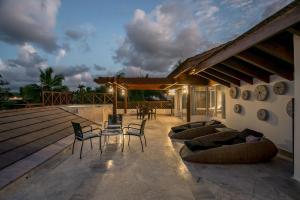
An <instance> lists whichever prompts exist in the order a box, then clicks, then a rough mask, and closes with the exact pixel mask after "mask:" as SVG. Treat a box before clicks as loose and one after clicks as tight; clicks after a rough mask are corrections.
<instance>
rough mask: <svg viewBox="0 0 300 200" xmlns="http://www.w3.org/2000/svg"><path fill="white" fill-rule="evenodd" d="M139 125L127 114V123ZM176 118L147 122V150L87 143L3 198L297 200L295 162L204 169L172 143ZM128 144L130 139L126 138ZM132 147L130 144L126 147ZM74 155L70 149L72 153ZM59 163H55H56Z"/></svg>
mask: <svg viewBox="0 0 300 200" xmlns="http://www.w3.org/2000/svg"><path fill="white" fill-rule="evenodd" d="M128 122H136V119H135V117H133V116H126V117H125V123H124V124H127V123H128ZM179 123H182V121H181V120H180V119H178V118H176V117H170V116H158V118H157V120H150V121H148V122H147V124H146V131H145V132H146V136H147V142H148V147H146V148H145V152H144V153H142V152H141V146H140V143H139V140H138V138H133V139H131V143H130V148H129V147H128V146H127V145H125V150H124V153H122V152H121V146H120V145H117V144H116V143H115V142H116V139H115V138H111V139H110V144H109V145H107V146H106V148H105V150H104V152H103V154H102V156H100V153H99V150H98V148H97V147H98V140H97V139H95V140H94V149H93V150H90V145H89V143H88V142H87V143H86V145H85V146H84V150H83V158H82V160H80V159H79V149H80V145H79V143H77V144H76V146H75V154H74V155H70V156H67V157H66V158H65V159H58V161H57V162H55V163H54V164H51V165H48V166H45V167H43V168H42V169H40V170H39V171H37V172H36V173H34V174H33V175H32V176H31V177H29V178H28V179H27V180H24V181H20V182H17V183H15V184H13V185H11V186H9V187H7V188H6V189H4V190H3V191H1V192H0V199H55V200H57V199H105V200H110V199H249V200H250V199H285V200H289V199H297V198H298V194H299V193H300V185H299V183H298V182H296V181H294V180H293V179H291V178H289V177H291V174H292V172H291V170H290V169H291V168H292V163H290V162H288V161H285V160H282V159H280V158H275V159H274V160H273V161H272V162H269V163H263V164H256V165H202V164H190V163H184V162H182V160H181V158H180V156H179V154H178V149H179V148H180V146H181V145H182V144H181V143H178V142H171V140H170V139H169V138H168V136H167V135H168V132H169V130H170V127H171V126H174V125H176V124H179ZM126 142H127V140H126ZM125 144H127V143H125ZM68 153H69V154H70V151H68ZM52 162H54V161H52Z"/></svg>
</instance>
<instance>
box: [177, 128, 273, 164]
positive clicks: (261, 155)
mask: <svg viewBox="0 0 300 200" xmlns="http://www.w3.org/2000/svg"><path fill="white" fill-rule="evenodd" d="M238 134H240V132H237V131H232V132H219V133H214V134H211V135H206V136H202V137H198V138H195V139H194V140H196V141H200V142H206V143H207V142H212V141H217V140H224V139H226V138H228V139H229V138H232V137H233V136H237V135H238ZM277 152H278V149H277V148H276V146H275V145H274V143H273V142H272V141H270V140H268V139H267V138H265V137H262V138H261V139H260V140H259V141H258V142H255V143H239V144H233V145H223V146H220V147H216V148H211V149H206V150H198V151H191V150H190V149H188V148H187V146H185V145H184V146H183V147H182V148H181V150H180V152H179V153H180V156H181V158H182V159H183V160H185V161H188V162H198V163H211V164H234V163H258V162H265V161H268V160H270V159H272V158H273V157H274V156H276V154H277Z"/></svg>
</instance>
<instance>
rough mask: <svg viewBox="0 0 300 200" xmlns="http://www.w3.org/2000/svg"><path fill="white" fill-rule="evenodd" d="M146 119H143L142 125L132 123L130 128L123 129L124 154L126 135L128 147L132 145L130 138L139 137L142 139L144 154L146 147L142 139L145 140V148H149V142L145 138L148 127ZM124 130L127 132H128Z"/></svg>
mask: <svg viewBox="0 0 300 200" xmlns="http://www.w3.org/2000/svg"><path fill="white" fill-rule="evenodd" d="M146 121H147V120H146V119H143V121H142V123H141V124H135V123H130V124H129V125H128V126H126V127H124V128H123V145H122V152H123V150H124V139H125V135H128V136H129V138H128V146H129V143H130V136H137V137H139V138H140V141H141V146H142V152H144V146H143V141H142V137H144V140H145V146H147V140H146V136H145V125H146ZM124 130H127V131H126V132H125V131H124Z"/></svg>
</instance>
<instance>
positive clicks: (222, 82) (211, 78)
mask: <svg viewBox="0 0 300 200" xmlns="http://www.w3.org/2000/svg"><path fill="white" fill-rule="evenodd" d="M197 75H198V76H201V77H203V78H206V79H208V80H213V81H215V82H217V83H220V84H222V85H225V86H227V87H230V83H228V82H226V81H223V80H222V79H219V78H217V77H214V76H212V75H210V74H208V73H206V72H200V73H198V74H197Z"/></svg>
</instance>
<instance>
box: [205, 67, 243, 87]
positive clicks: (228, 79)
mask: <svg viewBox="0 0 300 200" xmlns="http://www.w3.org/2000/svg"><path fill="white" fill-rule="evenodd" d="M204 72H206V73H208V74H210V75H212V76H214V77H216V78H219V79H221V80H223V81H226V82H228V83H232V84H234V85H237V86H240V85H241V82H240V80H239V79H236V78H233V77H231V76H228V75H226V74H223V73H221V72H218V71H216V70H214V69H211V68H209V69H206V70H205V71H204Z"/></svg>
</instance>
